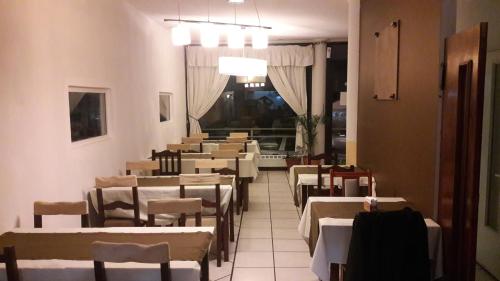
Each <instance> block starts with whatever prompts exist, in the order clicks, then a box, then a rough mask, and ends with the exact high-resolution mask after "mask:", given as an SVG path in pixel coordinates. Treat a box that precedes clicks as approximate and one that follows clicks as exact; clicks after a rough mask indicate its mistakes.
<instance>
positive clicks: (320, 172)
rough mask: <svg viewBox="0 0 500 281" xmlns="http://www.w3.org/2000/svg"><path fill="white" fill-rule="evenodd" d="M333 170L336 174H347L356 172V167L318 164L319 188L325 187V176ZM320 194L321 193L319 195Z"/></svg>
mask: <svg viewBox="0 0 500 281" xmlns="http://www.w3.org/2000/svg"><path fill="white" fill-rule="evenodd" d="M331 170H334V171H336V172H345V173H352V172H354V166H352V165H351V166H338V165H334V166H326V167H325V166H323V165H321V164H318V170H317V176H318V185H317V188H319V187H320V185H325V184H324V182H323V176H322V175H323V174H329V173H330V171H331ZM318 194H319V193H318Z"/></svg>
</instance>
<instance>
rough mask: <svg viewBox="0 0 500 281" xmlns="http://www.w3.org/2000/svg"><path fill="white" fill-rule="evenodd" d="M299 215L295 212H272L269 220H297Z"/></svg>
mask: <svg viewBox="0 0 500 281" xmlns="http://www.w3.org/2000/svg"><path fill="white" fill-rule="evenodd" d="M298 217H299V214H298V213H297V211H272V212H271V218H272V219H294V218H298Z"/></svg>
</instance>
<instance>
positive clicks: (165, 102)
mask: <svg viewBox="0 0 500 281" xmlns="http://www.w3.org/2000/svg"><path fill="white" fill-rule="evenodd" d="M171 96H172V94H171V93H160V122H166V121H170V98H171Z"/></svg>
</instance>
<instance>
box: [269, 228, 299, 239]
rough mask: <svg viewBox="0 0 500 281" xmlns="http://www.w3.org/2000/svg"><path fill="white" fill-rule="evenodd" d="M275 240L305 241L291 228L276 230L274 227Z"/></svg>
mask: <svg viewBox="0 0 500 281" xmlns="http://www.w3.org/2000/svg"><path fill="white" fill-rule="evenodd" d="M273 238H274V239H298V240H303V238H302V237H301V236H300V234H299V231H298V230H297V229H291V228H274V227H273Z"/></svg>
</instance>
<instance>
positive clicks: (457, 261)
mask: <svg viewBox="0 0 500 281" xmlns="http://www.w3.org/2000/svg"><path fill="white" fill-rule="evenodd" d="M486 35H487V24H486V23H481V24H479V25H477V26H475V27H473V28H471V29H469V30H465V31H463V32H461V33H458V34H455V35H453V36H451V37H449V38H447V39H446V53H445V57H446V72H445V78H444V79H445V80H444V82H445V84H444V93H443V100H442V117H441V122H442V129H441V155H440V175H439V176H440V177H439V202H438V221H439V223H440V225H441V226H442V228H443V242H444V266H445V268H444V269H445V274H446V278H445V279H446V280H453V281H461V280H464V281H465V280H467V281H473V280H474V273H475V264H476V261H475V258H476V239H477V214H478V212H477V206H478V199H479V170H480V157H481V130H482V115H483V96H484V73H485V61H486Z"/></svg>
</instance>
